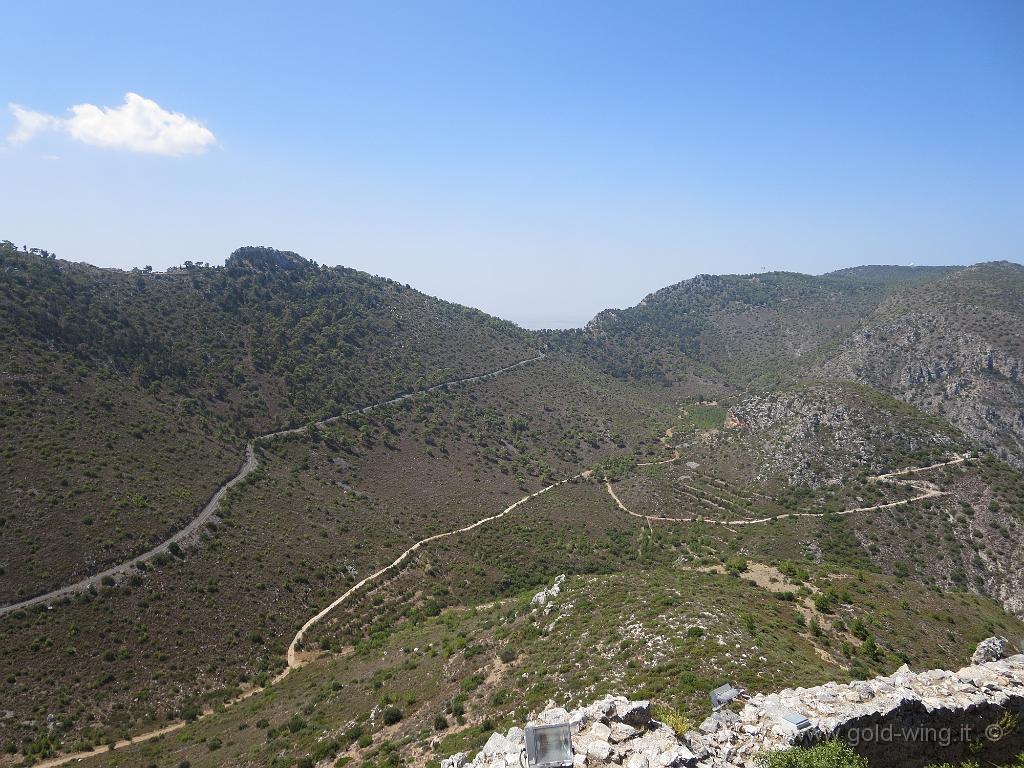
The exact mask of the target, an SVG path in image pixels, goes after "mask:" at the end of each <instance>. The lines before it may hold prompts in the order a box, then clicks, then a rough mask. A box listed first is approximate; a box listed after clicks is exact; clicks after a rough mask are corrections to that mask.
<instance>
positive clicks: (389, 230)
mask: <svg viewBox="0 0 1024 768" xmlns="http://www.w3.org/2000/svg"><path fill="white" fill-rule="evenodd" d="M0 19H2V26H3V29H4V40H5V54H4V57H3V64H2V65H0V106H3V109H4V111H3V113H2V115H0V131H2V135H3V136H4V137H5V138H2V139H0V180H2V183H0V238H7V239H11V240H15V241H16V242H17V243H18V244H19V245H20V244H22V243H27V244H29V245H36V246H40V247H43V248H48V249H50V250H53V251H55V252H56V253H57V254H58V255H59V256H60V257H62V258H68V259H71V260H75V261H89V262H92V263H95V264H100V265H104V266H122V267H127V266H134V265H140V266H141V265H145V264H151V265H153V266H154V267H156V268H158V269H161V268H164V267H167V266H168V265H172V264H178V263H181V262H182V261H184V260H185V259H191V260H194V261H209V262H211V263H217V262H222V261H223V259H224V258H225V257H226V256H227V255H228V253H230V252H231V251H232V250H233V249H234V248H236V247H238V246H239V245H243V244H265V245H274V246H276V247H279V248H283V249H290V250H294V251H298V252H299V253H301V254H302V255H304V256H307V257H308V258H311V259H315V260H317V261H319V262H321V263H328V264H346V265H349V266H353V267H357V268H360V269H364V270H366V271H369V272H373V273H376V274H382V275H387V276H389V277H393V278H395V279H397V280H401V281H402V282H408V283H411V284H412V285H413V286H415V287H417V288H419V289H421V290H424V291H426V292H428V293H431V294H435V295H439V296H442V297H444V298H448V299H452V300H456V301H460V302H463V303H466V304H471V305H474V306H477V307H480V308H482V309H485V310H487V311H489V312H492V313H494V314H497V315H500V316H503V317H506V318H509V319H512V320H515V321H517V322H520V323H523V324H526V325H530V326H538V325H574V324H582V323H583V322H585V321H586V320H587V319H589V318H590V317H591V316H592V315H593V314H595V313H596V312H597V311H598V310H600V309H602V308H605V307H615V306H627V305H631V304H634V303H636V302H637V301H638V300H639V299H641V298H642V297H643V296H644V295H645V294H647V293H648V292H650V291H652V290H655V289H657V288H659V287H662V286H664V285H667V284H670V283H674V282H677V281H679V280H682V279H684V278H687V277H691V276H693V275H694V274H697V273H701V272H747V271H758V270H760V269H762V268H764V267H767V268H769V269H793V270H799V271H806V272H823V271H827V270H830V269H834V268H837V267H841V266H849V265H853V264H861V263H898V264H908V263H932V264H948V263H968V262H973V261H982V260H989V259H1011V260H1015V261H1020V260H1021V258H1022V256H1024V43H1022V41H1024V3H1021V2H1017V1H1016V0H1009V1H1008V2H986V1H984V0H965V1H964V2H958V3H949V2H936V1H934V0H929V1H928V2H922V3H899V2H895V3H894V2H884V3H871V2H864V1H863V0H851V2H754V0H745V1H744V2H723V1H721V0H715V1H714V2H706V3H703V2H702V3H688V2H666V3H645V2H605V1H603V0H586V1H585V2H579V3H575V2H557V1H555V0H543V1H542V2H524V1H523V0H514V1H513V2H504V3H497V2H488V1H485V2H480V1H479V0H473V2H464V3H462V2H447V1H445V0H435V1H434V2H430V3H426V2H424V3H418V2H417V3H390V2H381V1H380V0H372V1H370V0H368V1H367V2H364V3H360V4H354V3H339V2H332V3H323V4H312V3H302V2H294V1H293V2H287V3H285V2H280V3H273V4H266V3H257V2H252V1H251V0H247V1H246V2H240V3H236V4H230V3H225V2H218V3H211V2H203V3H187V2H175V3H161V4H155V3H139V2H135V1H133V2H125V3H115V2H89V3H82V2H77V1H76V2H63V3H54V2H46V1H45V0H33V2H27V3H7V4H5V6H4V10H3V12H2V14H0ZM126 94H131V95H128V96H126Z"/></svg>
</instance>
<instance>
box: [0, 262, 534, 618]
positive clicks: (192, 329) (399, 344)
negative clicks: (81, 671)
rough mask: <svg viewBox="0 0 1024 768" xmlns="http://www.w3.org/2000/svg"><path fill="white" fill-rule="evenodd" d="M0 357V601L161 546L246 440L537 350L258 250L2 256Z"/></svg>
mask: <svg viewBox="0 0 1024 768" xmlns="http://www.w3.org/2000/svg"><path fill="white" fill-rule="evenodd" d="M0 348H2V350H3V360H4V363H3V370H2V372H0V396H2V399H3V402H4V407H5V417H4V419H3V427H2V430H3V432H2V444H3V447H4V451H5V456H6V460H5V462H4V467H3V470H2V473H3V477H2V485H0V509H2V510H3V511H2V512H0V524H2V526H3V529H2V530H3V536H2V538H0V568H2V569H3V571H2V573H4V574H5V575H4V578H3V579H2V580H0V603H4V602H9V601H11V600H13V599H14V598H16V597H18V596H29V595H32V594H35V593H36V592H39V591H43V590H44V589H47V588H52V587H55V586H59V585H61V584H64V583H66V582H67V581H68V580H73V579H75V578H78V577H81V576H83V575H86V574H88V573H92V572H94V571H96V570H100V569H101V566H104V565H108V564H110V563H112V562H116V561H119V560H122V559H124V558H125V557H126V556H127V555H128V554H129V553H134V552H138V551H142V550H144V549H146V548H147V546H146V545H148V544H150V543H153V542H155V541H157V540H160V539H162V538H165V537H166V535H167V534H168V532H170V531H173V530H175V529H177V528H179V527H181V525H183V524H184V523H185V522H186V521H187V520H189V519H190V518H191V517H193V516H194V515H195V513H196V512H197V510H198V509H199V508H200V507H202V506H203V505H204V504H205V503H206V501H207V500H208V499H209V497H210V496H211V495H212V493H213V491H214V490H215V489H216V488H217V487H218V486H219V485H220V484H221V483H222V482H224V481H225V480H226V479H227V478H228V477H230V476H231V475H233V474H234V473H235V472H236V471H237V470H238V467H239V465H240V464H241V463H242V460H243V458H244V456H243V450H242V449H243V443H244V441H245V439H246V438H248V437H251V436H253V435H258V434H262V433H265V432H269V431H272V430H275V429H280V428H282V427H286V426H294V425H298V424H302V423H305V422H307V421H313V420H315V419H317V418H321V417H323V416H327V415H334V414H337V413H341V412H343V411H345V410H347V409H351V408H353V407H356V406H362V405H366V404H368V403H372V402H376V401H379V400H382V399H385V398H387V397H391V396H393V395H395V394H399V393H402V392H409V391H412V390H415V389H418V388H422V387H425V386H429V385H433V384H437V383H439V382H443V381H447V380H450V379H455V378H459V377H461V376H467V375H471V374H476V373H483V372H486V371H489V370H493V369H495V368H498V367H501V366H504V365H508V364H509V363H512V362H515V361H517V360H522V359H524V358H527V357H530V356H532V355H534V354H536V353H535V351H534V350H535V348H534V347H533V346H532V345H531V343H530V339H529V338H528V337H527V335H526V334H525V333H524V332H523V331H521V330H520V329H518V328H516V327H515V326H513V325H512V324H510V323H507V322H504V321H501V320H497V319H495V318H492V317H489V316H487V315H484V314H483V313H481V312H478V311H476V310H472V309H468V308H466V307H461V306H458V305H454V304H449V303H447V302H443V301H440V300H438V299H434V298H431V297H428V296H425V295H423V294H421V293H419V292H417V291H414V290H412V289H410V288H408V287H406V286H403V285H401V284H399V283H396V282H393V281H391V280H385V279H383V278H377V277H372V276H370V275H367V274H364V273H361V272H357V271H355V270H351V269H345V268H340V267H338V268H327V267H321V266H318V265H317V264H315V263H313V262H310V261H307V260H305V259H302V258H301V257H298V256H296V255H295V254H290V253H284V252H279V251H275V250H272V249H268V248H242V249H239V250H238V251H236V252H235V253H234V254H232V255H231V257H230V258H229V259H228V260H227V263H226V265H225V266H224V267H222V268H210V267H202V266H198V265H192V264H191V263H189V264H188V265H187V267H186V268H184V269H182V270H180V271H176V272H172V273H168V274H149V273H144V272H141V271H140V272H133V273H126V272H119V271H112V270H102V269H97V268H95V267H91V266H88V265H79V264H71V263H68V262H64V261H57V260H55V259H51V258H46V257H43V256H40V255H36V254H30V253H25V252H22V251H18V250H16V249H14V248H13V247H12V246H11V245H10V244H7V245H4V246H2V247H0Z"/></svg>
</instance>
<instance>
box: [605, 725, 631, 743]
mask: <svg viewBox="0 0 1024 768" xmlns="http://www.w3.org/2000/svg"><path fill="white" fill-rule="evenodd" d="M637 733H638V731H637V729H636V728H634V727H633V726H632V725H628V724H627V723H612V727H611V728H610V729H609V735H610V736H611V740H612V741H613V742H615V743H618V742H621V741H625V740H626V739H631V738H633V737H634V736H636V734H637Z"/></svg>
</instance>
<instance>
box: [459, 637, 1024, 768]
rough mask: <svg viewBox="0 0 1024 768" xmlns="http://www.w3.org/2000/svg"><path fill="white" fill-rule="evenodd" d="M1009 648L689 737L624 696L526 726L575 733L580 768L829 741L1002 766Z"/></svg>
mask: <svg viewBox="0 0 1024 768" xmlns="http://www.w3.org/2000/svg"><path fill="white" fill-rule="evenodd" d="M1005 649H1006V641H1005V640H1003V639H1002V638H989V639H988V640H986V641H984V642H983V643H982V644H981V645H980V646H979V647H978V650H977V651H976V652H975V657H974V658H975V659H977V660H980V659H985V660H984V661H981V662H980V663H976V664H972V665H971V666H968V667H964V668H963V669H961V670H959V671H957V672H950V671H945V670H930V671H927V672H921V673H914V672H911V671H910V669H908V668H907V667H906V666H903V667H901V668H900V669H898V670H897V671H896V672H895V673H893V674H892V675H888V676H885V677H877V678H874V679H873V680H864V681H857V682H853V683H849V684H839V683H827V684H825V685H821V686H817V687H815V688H796V689H786V690H783V691H779V692H778V693H772V694H756V695H754V696H753V697H752V698H751V699H750V700H749V701H748V702H747V703H746V704H745V705H744V706H743V708H742V710H740V711H738V712H735V711H731V710H729V709H723V710H720V711H719V712H717V713H715V714H714V715H712V716H711V717H709V718H708V719H707V720H705V721H704V722H703V723H701V725H700V727H699V729H698V730H696V731H689V732H687V733H686V734H677V733H676V732H675V731H673V730H672V729H671V728H669V726H667V725H665V724H664V723H661V722H659V721H657V720H656V719H654V718H653V717H652V714H651V707H650V703H649V702H647V701H630V700H628V699H626V698H625V697H623V696H607V697H605V698H603V699H600V700H599V701H596V702H594V703H593V704H591V705H590V706H588V707H584V708H582V709H576V710H573V711H572V712H569V711H567V710H565V709H563V708H561V707H552V708H549V709H546V710H544V711H543V712H541V713H540V714H539V715H537V717H536V718H535V719H533V720H531V723H536V724H549V723H557V722H568V723H569V724H570V726H571V729H572V734H573V736H572V743H573V749H574V752H575V757H574V766H575V768H583V766H590V767H592V768H599V767H600V766H612V765H616V766H625V768H681V767H682V766H692V767H694V768H750V767H751V766H753V765H754V757H755V756H756V755H757V754H759V753H761V752H766V751H774V750H780V749H788V748H790V747H794V746H809V745H812V744H814V743H817V742H820V741H824V740H827V739H836V738H838V739H842V740H844V741H846V742H848V743H849V744H850V745H851V746H853V747H854V748H855V749H856V750H857V751H858V752H860V753H861V754H863V755H865V756H866V757H868V758H869V759H871V760H872V761H873V762H872V765H876V764H877V765H880V766H887V765H894V766H895V765H899V766H901V768H915V767H916V766H923V765H926V764H927V763H929V762H935V761H943V760H951V759H957V758H960V757H963V756H966V755H967V754H968V753H969V750H971V753H972V754H973V753H974V752H976V751H977V749H978V745H980V746H981V748H982V749H983V750H984V752H983V753H984V754H985V755H986V756H988V757H993V758H999V759H1003V758H1005V757H1007V756H1010V755H1013V754H1015V753H1016V752H1018V751H1021V750H1024V654H1021V655H1016V656H1011V657H1009V658H1003V656H1004V653H1005ZM524 744H525V742H524V735H523V731H522V730H521V729H519V728H513V729H512V730H510V731H509V732H508V734H506V735H502V734H497V733H495V734H493V735H492V736H491V738H490V739H489V740H488V742H487V744H486V745H485V746H484V748H483V750H481V751H480V753H479V754H477V756H476V757H474V758H473V759H472V760H471V761H469V762H468V763H467V762H466V756H465V755H464V754H458V755H454V756H453V757H451V758H448V759H447V760H445V761H444V762H443V763H442V768H463V766H466V767H467V768H509V766H513V765H517V764H518V763H519V761H520V755H521V753H522V751H523V749H524ZM524 764H525V760H524Z"/></svg>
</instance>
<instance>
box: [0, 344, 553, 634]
mask: <svg viewBox="0 0 1024 768" xmlns="http://www.w3.org/2000/svg"><path fill="white" fill-rule="evenodd" d="M543 358H544V353H543V352H541V353H539V354H537V355H535V356H534V357H530V358H527V359H525V360H520V361H519V362H518V363H513V364H512V365H506V366H505V367H503V368H498V369H496V370H493V371H489V372H487V373H481V374H478V375H476V376H467V377H465V378H462V379H453V380H452V381H445V382H442V383H440V384H435V385H434V386H432V387H427V388H426V389H418V390H416V391H415V392H407V393H406V394H404V395H398V396H397V397H392V398H391V399H389V400H383V401H381V402H379V403H373V404H372V405H367V406H365V407H363V408H357V409H356V410H353V411H346V412H345V413H342V414H338V415H337V416H332V417H331V418H329V419H324V420H322V421H317V422H313V423H312V424H304V425H303V426H301V427H293V428H292V429H282V430H279V431H277V432H269V433H267V434H265V435H260V436H259V437H256V438H254V439H252V440H250V441H249V443H248V444H247V445H246V446H245V461H244V462H243V464H242V467H241V469H239V470H238V474H236V475H235V476H234V477H232V478H231V479H230V480H228V481H227V482H226V483H224V485H222V486H221V487H220V488H218V489H217V491H216V493H214V494H213V497H212V498H211V499H210V500H209V501H208V502H207V503H206V506H205V507H203V508H202V510H200V512H199V514H198V515H196V516H195V517H194V518H192V520H191V521H190V522H189V523H188V525H186V526H185V527H184V528H182V529H181V530H179V531H177V532H176V533H175V534H174V535H172V536H171V537H170V538H168V539H165V540H164V541H162V542H160V543H159V544H157V545H156V546H155V547H153V548H152V549H150V550H148V551H146V552H143V553H142V554H141V555H137V556H136V557H133V558H131V559H130V560H126V561H125V562H123V563H120V564H118V565H115V566H112V567H110V568H107V569H106V570H105V571H100V572H99V573H95V574H93V575H92V576H87V577H86V578H84V579H82V580H81V581H76V582H75V583H74V584H68V585H67V586H65V587H59V588H57V589H54V590H51V591H50V592H46V593H44V594H41V595H36V596H35V597H31V598H28V599H27V600H22V601H20V602H17V603H10V604H8V605H4V606H0V617H2V616H4V615H6V614H9V613H13V612H14V611H17V610H20V609H22V608H31V607H32V606H33V605H40V604H42V603H50V602H53V601H54V600H60V599H61V598H65V597H70V596H72V595H74V594H77V593H79V592H86V591H88V590H89V589H90V588H92V587H99V586H100V585H101V584H102V583H103V580H104V579H107V578H111V579H115V580H117V579H118V578H119V577H124V576H126V575H128V574H129V573H131V572H132V571H133V569H134V568H135V567H136V565H137V564H138V563H141V562H143V561H146V560H151V559H152V558H154V557H156V556H157V555H159V554H160V553H162V552H167V551H168V550H169V549H170V547H171V545H172V544H177V543H180V542H183V541H185V540H186V539H188V538H189V537H190V536H192V535H193V534H194V533H196V532H197V531H198V530H199V529H200V528H202V527H203V525H205V524H206V522H207V521H208V520H209V519H210V518H211V517H213V515H214V514H216V512H217V510H218V509H219V508H220V503H221V500H222V499H223V498H224V494H225V493H227V492H228V490H229V489H230V488H231V487H232V486H234V485H236V484H237V483H240V482H241V481H242V480H244V479H245V478H246V477H247V476H248V475H249V474H250V473H251V472H252V471H253V470H254V469H256V467H257V466H259V462H258V461H257V459H256V443H258V442H262V441H265V440H272V439H274V438H277V437H283V436H285V435H296V434H299V433H300V432H303V431H304V430H306V429H308V428H309V427H322V426H326V425H327V424H333V423H334V422H336V421H339V420H341V419H344V418H346V417H348V416H354V415H355V414H359V413H369V412H370V411H373V410H375V409H377V408H383V407H384V406H387V405H394V404H395V403H400V402H402V401H403V400H408V399H409V398H410V397H416V396H417V395H423V394H426V393H428V392H436V391H437V390H439V389H444V388H446V387H452V386H456V385H458V384H471V383H472V382H475V381H483V380H484V379H489V378H492V377H494V376H500V375H501V374H503V373H507V372H508V371H511V370H514V369H515V368H519V367H521V366H524V365H527V364H529V363H533V362H536V361H538V360H541V359H543Z"/></svg>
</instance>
